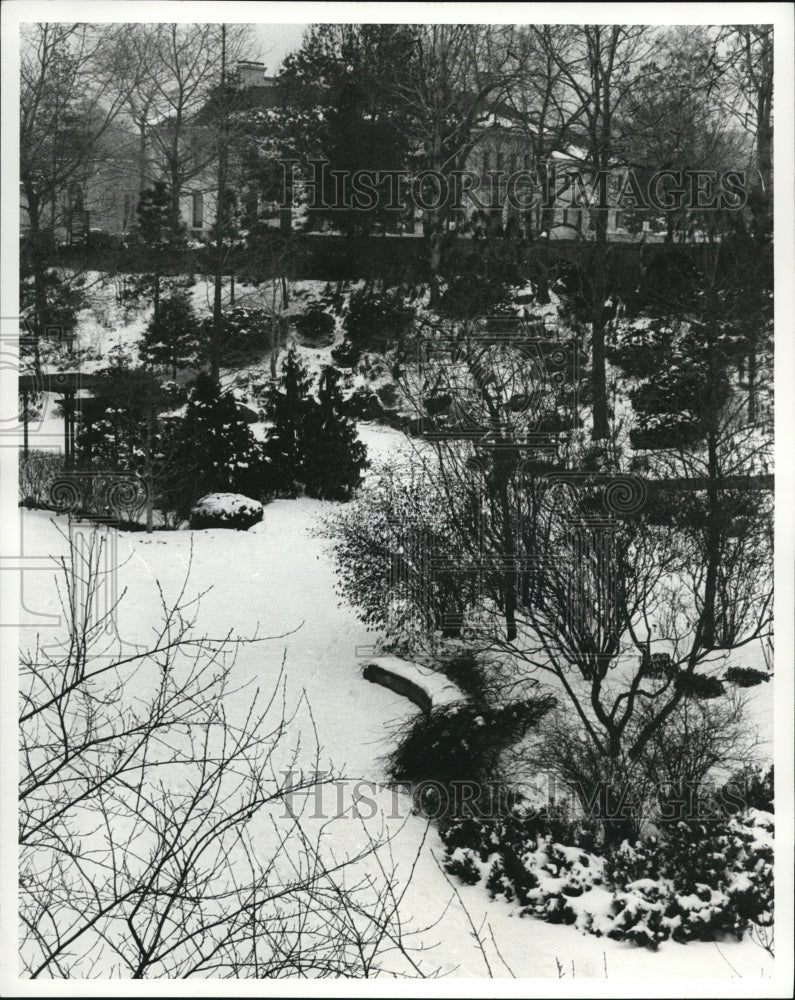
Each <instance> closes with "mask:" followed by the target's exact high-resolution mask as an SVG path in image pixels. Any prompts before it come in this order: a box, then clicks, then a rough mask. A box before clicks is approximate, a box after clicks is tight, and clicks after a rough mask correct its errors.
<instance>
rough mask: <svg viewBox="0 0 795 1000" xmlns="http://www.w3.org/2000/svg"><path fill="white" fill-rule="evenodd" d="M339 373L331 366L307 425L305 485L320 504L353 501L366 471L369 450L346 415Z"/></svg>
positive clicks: (310, 494) (319, 390) (325, 370)
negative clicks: (327, 501) (324, 501)
mask: <svg viewBox="0 0 795 1000" xmlns="http://www.w3.org/2000/svg"><path fill="white" fill-rule="evenodd" d="M339 379H340V373H339V372H338V371H337V369H336V368H332V367H331V366H328V367H326V368H324V369H323V373H322V375H321V376H320V382H319V385H318V403H317V406H316V407H315V409H313V410H312V411H311V412H310V415H309V419H308V420H307V423H306V427H305V430H306V433H305V446H304V483H305V486H306V492H307V493H308V494H309V496H311V497H317V498H318V499H320V500H350V498H351V495H352V493H353V492H354V490H355V489H356V488H357V487H358V486H359V484H360V483H361V480H362V473H363V471H364V470H365V469H366V468H367V466H368V464H369V463H368V462H367V457H366V456H367V449H366V448H365V446H364V445H363V444H362V442H361V441H360V440H359V438H358V435H357V433H356V426H355V424H354V423H353V421H352V420H351V419H350V418H348V417H347V416H346V415H345V413H344V403H343V399H342V393H341V392H340V387H339Z"/></svg>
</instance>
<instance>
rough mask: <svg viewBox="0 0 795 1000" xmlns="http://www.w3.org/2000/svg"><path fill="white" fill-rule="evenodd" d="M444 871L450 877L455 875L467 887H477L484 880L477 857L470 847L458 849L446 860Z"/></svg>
mask: <svg viewBox="0 0 795 1000" xmlns="http://www.w3.org/2000/svg"><path fill="white" fill-rule="evenodd" d="M444 870H445V871H446V872H447V873H448V875H455V877H456V878H458V879H460V880H461V881H462V882H463V883H464V884H465V885H476V884H477V883H478V882H479V881H480V880H481V878H482V872H481V870H480V867H479V866H478V863H477V860H476V855H475V854H474V852H473V851H472V850H470V849H469V848H468V847H457V848H456V849H455V850H454V851H453V853H452V854H450V855H449V856H448V857H447V858H445V860H444Z"/></svg>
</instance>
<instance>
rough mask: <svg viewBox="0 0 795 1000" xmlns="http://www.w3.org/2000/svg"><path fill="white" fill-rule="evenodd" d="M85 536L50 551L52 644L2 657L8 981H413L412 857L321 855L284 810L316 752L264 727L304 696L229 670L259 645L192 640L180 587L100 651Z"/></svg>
mask: <svg viewBox="0 0 795 1000" xmlns="http://www.w3.org/2000/svg"><path fill="white" fill-rule="evenodd" d="M102 546H103V541H102V533H101V532H98V533H95V534H93V535H92V536H91V539H90V541H89V543H88V545H86V546H83V545H79V544H76V543H75V544H72V545H71V546H70V555H69V558H68V559H64V560H62V562H61V569H62V572H63V578H64V588H63V589H62V601H63V610H64V613H65V614H66V616H67V622H68V626H69V627H68V634H67V637H66V642H65V644H64V645H63V647H62V648H60V649H58V648H52V647H51V648H49V649H46V650H45V649H42V648H38V649H36V650H35V651H34V652H32V653H30V654H27V655H25V656H24V657H23V660H22V687H21V705H20V716H19V733H20V753H21V756H20V761H21V772H20V785H19V804H20V832H19V838H20V915H21V942H20V953H21V960H22V966H23V969H24V971H25V974H26V975H27V976H29V977H31V978H39V977H42V978H47V977H49V978H68V977H85V976H97V975H101V976H110V977H123V978H149V977H169V978H174V977H176V978H186V977H189V976H194V977H206V976H234V977H240V978H243V977H254V978H276V977H280V976H288V975H290V976H307V977H317V976H335V975H336V976H339V975H360V976H371V975H377V974H379V973H381V972H394V973H403V974H410V975H423V974H424V973H423V969H422V967H421V966H420V964H419V962H418V961H417V959H416V958H415V957H414V956H413V954H412V951H413V948H412V946H411V944H410V939H411V932H410V931H409V930H408V928H407V927H406V925H405V922H404V920H403V917H402V915H401V913H400V906H401V903H402V899H403V896H404V894H405V891H406V887H407V885H408V882H407V881H406V880H407V879H408V880H410V877H411V872H412V870H413V866H410V868H409V870H408V871H405V869H402V870H401V871H397V870H396V868H395V866H394V865H392V866H390V863H389V859H388V857H387V858H386V859H385V858H384V857H382V852H383V849H384V847H385V846H386V847H387V849H388V842H387V841H386V840H384V838H381V837H376V838H374V837H373V836H371V835H368V834H367V831H365V836H364V838H363V839H362V840H360V842H361V843H362V844H363V846H362V847H361V848H360V849H357V850H356V851H355V852H354V853H352V854H351V853H350V852H347V853H338V854H337V855H334V854H333V853H331V852H330V850H329V849H328V848H327V846H326V836H325V832H324V828H323V827H317V826H315V827H314V828H312V827H311V826H309V825H308V824H307V821H306V820H305V819H304V818H303V810H302V807H301V804H300V803H301V801H302V797H304V798H305V797H306V796H307V795H308V794H309V793H312V792H313V791H316V789H317V787H318V781H322V780H324V779H323V778H322V777H321V778H318V774H320V773H321V772H320V768H319V766H318V765H319V763H320V757H319V750H318V749H316V750H315V753H314V755H312V756H311V758H310V759H309V760H307V759H306V757H302V758H301V759H299V757H298V755H297V751H295V749H289V748H288V747H287V744H286V740H285V739H284V737H285V736H286V734H287V732H288V730H289V728H290V726H291V724H292V723H294V721H295V719H296V716H297V713H298V712H299V711H300V710H301V709H302V707H303V708H304V709H305V706H302V705H301V703H299V704H298V705H297V706H296V708H295V709H294V710H293V711H289V710H288V709H287V708H286V692H285V678H284V673H283V670H282V671H281V672H278V675H277V677H276V680H275V683H274V685H273V687H272V690H271V691H270V694H267V695H266V696H265V697H264V698H261V697H260V691H259V689H257V690H256V691H254V692H252V693H251V695H250V696H249V697H248V699H247V698H246V694H245V691H244V690H243V689H242V688H236V687H235V685H234V683H233V680H232V672H231V671H232V665H233V661H234V653H235V650H236V649H237V648H239V646H240V644H241V642H244V641H245V642H249V641H263V640H261V639H260V640H257V638H256V637H253V638H252V639H247V640H241V639H239V638H237V637H234V636H233V635H232V634H231V633H227V634H225V635H222V636H217V637H214V636H206V635H198V634H196V632H195V630H194V625H195V620H196V612H197V607H198V604H197V599H190V598H188V597H187V596H186V592H185V587H184V586H183V589H182V591H181V593H180V594H179V596H178V597H177V599H176V601H175V602H173V603H170V604H167V603H166V602H165V600H164V599H163V597H162V594H161V600H162V603H163V621H162V624H161V625H160V626H159V627H158V628H157V629H156V634H155V637H154V640H153V642H152V643H151V645H149V646H148V648H146V649H139V650H138V651H137V652H131V651H129V649H128V650H127V651H126V653H125V654H124V655H120V653H119V652H118V650H117V648H116V646H115V644H113V643H112V642H109V641H108V639H107V635H108V626H109V624H110V622H111V619H112V617H113V616H114V615H115V613H116V610H117V606H116V605H114V606H112V607H110V608H107V609H105V610H104V612H101V613H98V608H101V606H102V602H101V600H99V601H98V597H100V596H101V592H102V589H103V587H104V586H105V583H106V580H105V579H104V578H103V571H102V570H101V568H100V567H101V566H102V565H103V558H102ZM186 583H187V581H186ZM282 667H283V662H282ZM236 704H237V705H238V706H239V711H235V710H234V706H235V705H236ZM310 731H311V730H310ZM290 742H291V744H292V742H293V741H290ZM330 777H333V775H330ZM310 801H311V799H310ZM352 821H355V820H352ZM365 862H366V864H365V866H364V867H361V865H362V863H365ZM415 864H416V859H415ZM412 930H414V929H412ZM416 930H420V928H416Z"/></svg>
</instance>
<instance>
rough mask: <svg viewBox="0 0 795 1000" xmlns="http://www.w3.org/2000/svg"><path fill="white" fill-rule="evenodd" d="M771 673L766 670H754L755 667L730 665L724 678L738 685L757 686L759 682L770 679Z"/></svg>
mask: <svg viewBox="0 0 795 1000" xmlns="http://www.w3.org/2000/svg"><path fill="white" fill-rule="evenodd" d="M770 677H771V675H770V674H768V673H765V671H764V670H754V668H753V667H729V669H728V670H727V671H726V674H725V675H724V679H725V680H727V681H728V682H729V683H730V684H736V685H737V687H744V688H745V687H756V685H757V684H762V683H765V682H766V681H769V680H770Z"/></svg>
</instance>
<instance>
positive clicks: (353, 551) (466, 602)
mask: <svg viewBox="0 0 795 1000" xmlns="http://www.w3.org/2000/svg"><path fill="white" fill-rule="evenodd" d="M324 533H325V534H326V535H327V537H329V538H330V540H331V552H332V556H333V558H334V562H335V564H336V569H337V589H338V593H339V594H340V596H341V597H343V598H344V599H346V600H347V601H348V602H349V603H350V604H352V605H353V606H354V608H356V610H357V613H358V615H359V617H360V619H361V621H363V622H364V624H365V625H366V626H367V628H368V629H371V630H375V629H377V630H379V631H383V633H384V638H383V646H384V648H385V649H390V650H393V651H399V652H407V653H409V652H411V648H412V643H421V644H423V645H424V644H425V643H426V642H430V643H431V644H433V640H434V637H436V636H440V635H443V634H447V635H454V634H457V633H458V632H460V629H461V625H460V624H459V623H460V622H463V621H465V619H466V615H467V611H468V609H469V607H470V606H471V603H472V601H473V599H474V598H475V596H476V594H477V586H476V581H473V580H471V579H462V578H461V576H460V574H459V575H458V576H454V575H453V574H450V575H446V574H444V573H442V572H435V573H433V572H431V566H430V560H429V558H428V556H429V555H430V553H433V555H434V556H436V557H438V558H439V560H440V561H442V560H447V561H449V562H455V560H456V558H458V556H459V549H458V545H457V541H456V522H455V519H454V517H453V516H452V513H451V512H448V511H445V509H444V508H443V506H442V505H440V504H439V502H438V495H437V493H436V492H435V491H434V489H433V488H432V485H431V484H430V483H429V482H428V480H427V477H426V475H425V470H424V468H423V466H422V464H421V462H420V461H419V460H415V459H414V458H410V459H407V461H406V464H405V465H404V466H403V467H401V468H400V469H398V468H395V467H394V466H392V465H382V466H379V467H378V469H377V470H376V471H375V472H374V473H372V474H371V476H370V478H369V480H368V486H367V489H366V490H365V491H364V492H363V493H362V494H361V495H360V496H359V497H357V498H356V499H355V500H354V502H353V503H352V504H351V505H350V506H349V507H348V508H347V509H346V510H344V511H341V512H340V513H338V514H335V515H332V516H331V517H330V518H328V519H327V520H326V522H325V528H324Z"/></svg>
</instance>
